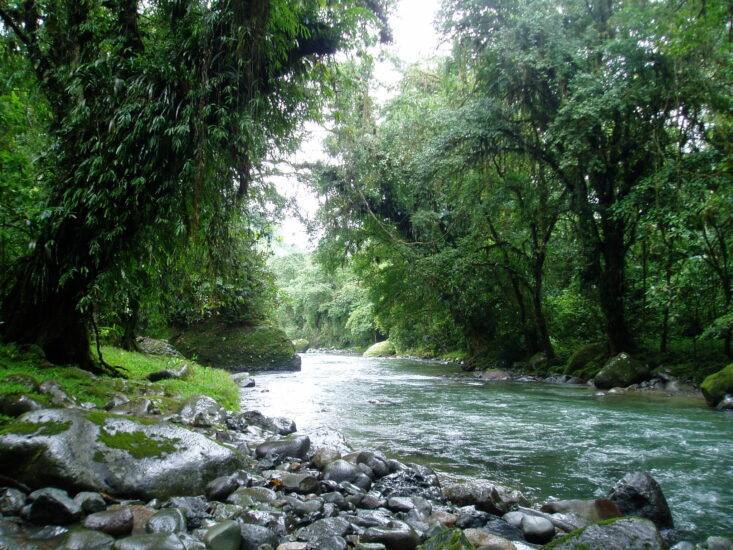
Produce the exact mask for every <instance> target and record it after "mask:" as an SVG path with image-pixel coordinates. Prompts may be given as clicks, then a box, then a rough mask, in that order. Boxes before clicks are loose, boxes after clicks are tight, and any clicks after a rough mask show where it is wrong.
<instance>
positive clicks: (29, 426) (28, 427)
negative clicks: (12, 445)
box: [0, 422, 71, 435]
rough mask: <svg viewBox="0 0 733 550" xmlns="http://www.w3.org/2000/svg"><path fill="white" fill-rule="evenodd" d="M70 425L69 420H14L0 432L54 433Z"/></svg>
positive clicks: (21, 433)
mask: <svg viewBox="0 0 733 550" xmlns="http://www.w3.org/2000/svg"><path fill="white" fill-rule="evenodd" d="M70 427H71V422H44V423H35V422H16V423H14V424H13V425H12V426H8V427H7V428H4V429H3V430H0V434H6V433H12V434H16V435H31V434H35V435H56V434H60V433H61V432H65V431H66V430H68V429H69V428H70Z"/></svg>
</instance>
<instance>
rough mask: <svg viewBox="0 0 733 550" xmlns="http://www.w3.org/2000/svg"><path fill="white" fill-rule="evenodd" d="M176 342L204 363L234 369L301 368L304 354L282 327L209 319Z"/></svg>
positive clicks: (182, 350) (184, 350)
mask: <svg viewBox="0 0 733 550" xmlns="http://www.w3.org/2000/svg"><path fill="white" fill-rule="evenodd" d="M173 345H174V346H175V347H176V349H178V350H179V351H180V352H182V353H183V354H184V355H185V356H186V357H192V356H194V355H195V356H196V357H197V361H198V362H199V363H201V364H203V365H207V366H211V367H218V368H222V369H226V370H230V371H232V372H241V371H248V372H251V371H252V370H300V361H301V360H300V356H299V355H298V354H297V353H295V348H294V347H293V343H292V342H291V341H290V339H289V338H288V337H287V335H286V334H285V333H284V332H283V331H282V330H280V329H279V328H275V327H270V326H255V327H252V326H247V325H245V324H241V323H235V324H228V323H225V322H223V321H221V320H218V319H209V320H207V321H204V322H202V323H199V324H197V325H194V326H192V327H190V328H189V329H187V330H186V331H184V332H183V333H182V334H181V335H179V336H178V337H177V338H176V339H175V340H174V341H173Z"/></svg>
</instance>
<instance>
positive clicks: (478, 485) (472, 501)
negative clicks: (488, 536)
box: [443, 479, 529, 515]
mask: <svg viewBox="0 0 733 550" xmlns="http://www.w3.org/2000/svg"><path fill="white" fill-rule="evenodd" d="M443 495H444V496H445V498H446V499H448V500H450V501H451V502H452V503H453V504H455V505H456V506H475V507H476V508H478V509H479V510H483V511H485V512H488V513H490V514H495V515H504V514H506V513H507V512H508V511H509V510H510V509H511V508H512V507H513V506H515V505H517V504H520V505H522V506H529V501H527V499H526V498H524V495H522V493H520V492H519V491H515V490H512V489H509V488H508V487H503V486H501V485H495V484H494V483H491V482H490V481H485V480H480V479H474V480H469V481H467V482H465V483H454V484H451V485H447V486H446V487H444V488H443Z"/></svg>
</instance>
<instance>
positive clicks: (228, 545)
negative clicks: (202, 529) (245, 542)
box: [203, 520, 242, 550]
mask: <svg viewBox="0 0 733 550" xmlns="http://www.w3.org/2000/svg"><path fill="white" fill-rule="evenodd" d="M241 538H242V533H241V530H240V528H239V524H238V523H237V522H236V521H232V520H229V521H222V522H221V523H217V524H216V525H214V526H213V527H209V528H208V529H207V530H206V534H205V535H204V538H203V541H204V543H206V547H207V548H209V549H210V550H239V546H240V541H241Z"/></svg>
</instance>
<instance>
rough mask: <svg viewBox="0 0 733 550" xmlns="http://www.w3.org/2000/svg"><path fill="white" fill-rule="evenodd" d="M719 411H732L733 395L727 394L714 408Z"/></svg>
mask: <svg viewBox="0 0 733 550" xmlns="http://www.w3.org/2000/svg"><path fill="white" fill-rule="evenodd" d="M715 408H716V409H718V410H719V411H731V410H733V394H730V393H727V394H725V397H724V398H723V400H722V401H721V402H720V403H718V404H717V405H716V406H715Z"/></svg>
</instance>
